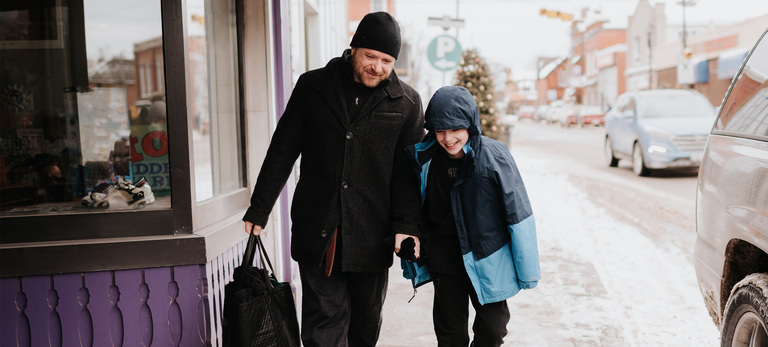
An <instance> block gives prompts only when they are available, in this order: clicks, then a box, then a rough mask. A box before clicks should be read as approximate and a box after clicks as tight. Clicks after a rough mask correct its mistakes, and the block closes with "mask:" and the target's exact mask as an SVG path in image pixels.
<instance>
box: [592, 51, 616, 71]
mask: <svg viewBox="0 0 768 347" xmlns="http://www.w3.org/2000/svg"><path fill="white" fill-rule="evenodd" d="M615 63H616V54H615V53H610V54H605V55H601V56H598V57H597V58H595V66H596V67H597V68H598V69H602V68H605V67H608V66H613V64H615Z"/></svg>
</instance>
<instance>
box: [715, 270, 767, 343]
mask: <svg viewBox="0 0 768 347" xmlns="http://www.w3.org/2000/svg"><path fill="white" fill-rule="evenodd" d="M766 281H768V274H755V275H752V276H750V277H749V278H748V279H745V280H742V282H740V283H739V284H737V285H736V286H737V287H736V288H737V289H736V290H735V291H734V292H733V294H732V295H731V297H730V298H729V299H728V304H726V306H725V314H724V318H723V327H722V335H721V346H729V347H741V346H750V347H751V346H765V345H768V333H766V326H768V316H767V315H768V302H766V298H765V295H763V293H764V290H766V289H768V288H764V287H765V286H766V284H765V283H766Z"/></svg>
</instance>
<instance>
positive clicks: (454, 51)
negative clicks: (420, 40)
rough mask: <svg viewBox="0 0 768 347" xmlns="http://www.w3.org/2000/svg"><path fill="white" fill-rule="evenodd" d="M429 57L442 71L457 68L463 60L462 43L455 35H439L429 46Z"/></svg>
mask: <svg viewBox="0 0 768 347" xmlns="http://www.w3.org/2000/svg"><path fill="white" fill-rule="evenodd" d="M427 58H428V59H429V63H430V64H432V66H433V67H434V68H435V69H438V70H440V71H448V70H452V69H455V68H457V67H458V65H459V60H461V45H460V44H459V41H456V38H454V37H453V36H449V35H440V36H437V37H435V38H434V39H432V41H430V43H429V46H428V47H427Z"/></svg>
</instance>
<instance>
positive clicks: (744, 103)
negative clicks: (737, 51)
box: [715, 34, 768, 137]
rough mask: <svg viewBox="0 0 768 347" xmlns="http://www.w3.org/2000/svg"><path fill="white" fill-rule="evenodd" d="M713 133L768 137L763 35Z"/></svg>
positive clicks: (767, 55)
mask: <svg viewBox="0 0 768 347" xmlns="http://www.w3.org/2000/svg"><path fill="white" fill-rule="evenodd" d="M715 132H725V133H729V134H734V135H740V136H747V137H752V136H757V137H768V40H766V38H765V34H763V37H762V38H761V40H760V41H759V42H758V44H757V45H756V46H755V48H754V50H753V51H752V54H751V55H750V56H749V58H748V60H747V63H746V64H745V65H744V68H743V69H742V71H741V72H740V73H739V75H738V76H737V78H736V80H735V82H734V84H733V87H732V88H731V91H730V92H729V94H728V99H727V100H726V101H725V102H724V103H723V107H722V111H721V113H720V117H719V118H718V120H717V123H716V124H715Z"/></svg>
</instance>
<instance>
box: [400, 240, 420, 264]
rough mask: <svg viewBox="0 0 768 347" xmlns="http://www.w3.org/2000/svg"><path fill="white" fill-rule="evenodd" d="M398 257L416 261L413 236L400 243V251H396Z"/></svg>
mask: <svg viewBox="0 0 768 347" xmlns="http://www.w3.org/2000/svg"><path fill="white" fill-rule="evenodd" d="M395 254H397V256H398V257H400V258H402V259H405V260H408V261H416V240H414V239H413V237H409V238H407V239H405V240H403V242H402V243H400V252H396V253H395Z"/></svg>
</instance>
